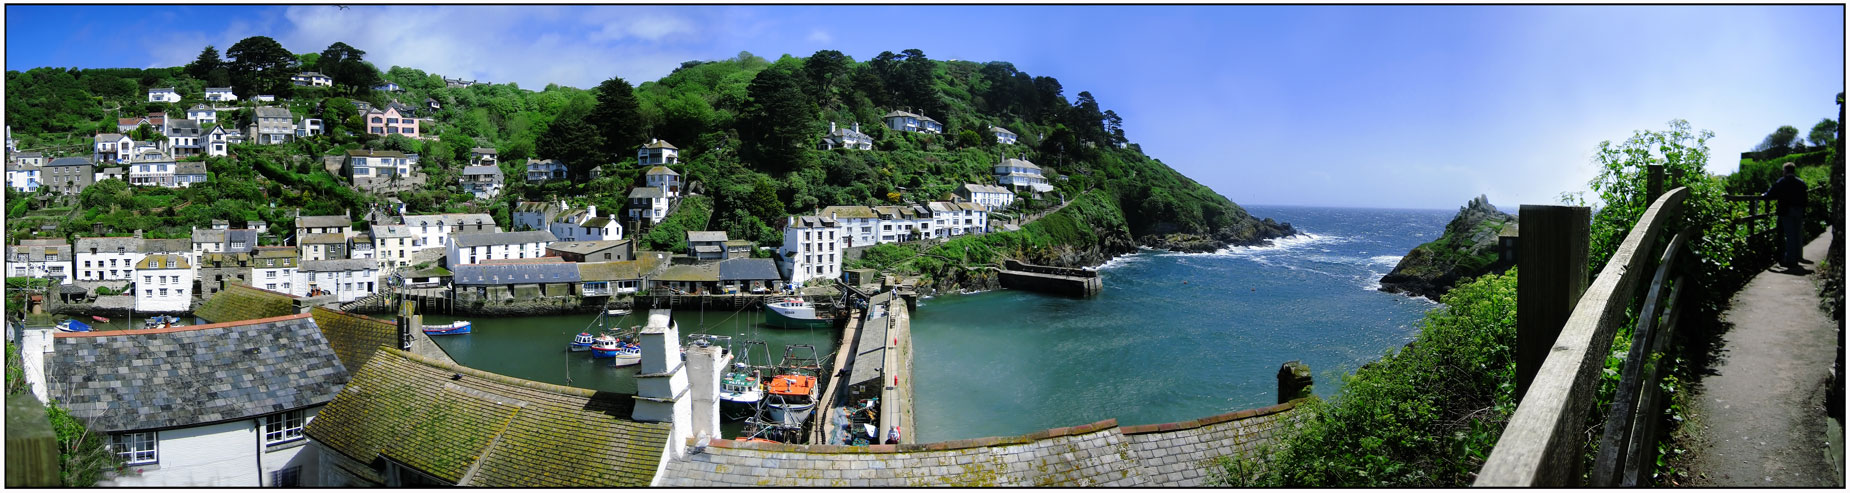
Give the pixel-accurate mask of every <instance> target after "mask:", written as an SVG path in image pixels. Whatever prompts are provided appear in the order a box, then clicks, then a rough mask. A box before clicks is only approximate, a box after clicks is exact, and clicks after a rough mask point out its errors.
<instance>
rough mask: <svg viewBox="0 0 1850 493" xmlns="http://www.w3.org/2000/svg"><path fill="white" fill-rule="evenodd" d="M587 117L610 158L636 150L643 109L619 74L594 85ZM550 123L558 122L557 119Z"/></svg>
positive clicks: (640, 132)
mask: <svg viewBox="0 0 1850 493" xmlns="http://www.w3.org/2000/svg"><path fill="white" fill-rule="evenodd" d="M559 118H560V119H561V120H563V119H565V116H564V115H563V114H561V115H560V117H559ZM590 118H591V119H592V121H593V122H594V124H595V125H596V127H595V128H594V130H595V131H596V132H597V135H598V136H599V137H602V139H603V143H604V144H605V147H604V148H605V149H607V150H609V151H610V152H609V154H608V155H607V156H606V160H609V161H617V160H621V159H622V157H623V156H624V155H626V154H628V153H631V152H636V148H637V147H640V146H641V145H642V144H643V142H642V139H643V137H644V136H645V135H647V133H646V132H645V130H646V129H645V128H644V126H643V121H642V109H641V107H640V106H639V105H638V104H637V103H636V90H635V88H633V87H630V83H629V81H625V80H623V78H622V77H611V78H609V79H607V80H605V81H604V82H603V83H600V84H598V85H597V105H596V106H594V107H592V109H591V113H590ZM553 124H554V125H557V124H558V121H557V120H555V121H554V123H553ZM682 145H686V143H683V144H682Z"/></svg>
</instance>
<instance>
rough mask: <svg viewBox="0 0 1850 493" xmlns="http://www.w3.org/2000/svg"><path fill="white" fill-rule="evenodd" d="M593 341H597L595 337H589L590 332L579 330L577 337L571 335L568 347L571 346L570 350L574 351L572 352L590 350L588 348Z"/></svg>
mask: <svg viewBox="0 0 1850 493" xmlns="http://www.w3.org/2000/svg"><path fill="white" fill-rule="evenodd" d="M594 342H597V340H596V339H593V338H592V337H591V334H590V333H588V332H579V333H578V336H577V337H573V338H572V343H571V344H570V345H569V347H570V348H571V350H572V351H574V352H576V351H590V350H591V344H592V343H594Z"/></svg>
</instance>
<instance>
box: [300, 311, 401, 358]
mask: <svg viewBox="0 0 1850 493" xmlns="http://www.w3.org/2000/svg"><path fill="white" fill-rule="evenodd" d="M309 313H310V314H311V315H312V316H313V317H314V318H315V325H317V326H320V327H321V335H322V336H323V337H325V338H327V340H328V346H329V347H332V348H334V355H335V356H339V357H340V363H341V364H342V365H345V366H346V367H348V368H361V367H365V366H366V362H367V361H371V360H372V358H373V354H374V353H375V352H377V351H378V350H379V348H381V347H397V345H398V325H397V324H394V323H392V322H387V321H384V320H379V319H376V318H370V317H362V316H359V315H355V314H352V313H347V312H343V311H336V310H329V309H326V308H321V307H315V309H313V310H309Z"/></svg>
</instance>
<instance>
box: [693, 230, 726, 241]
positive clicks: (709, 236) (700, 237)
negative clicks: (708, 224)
mask: <svg viewBox="0 0 1850 493" xmlns="http://www.w3.org/2000/svg"><path fill="white" fill-rule="evenodd" d="M687 241H688V243H693V242H696V241H700V242H707V241H714V242H725V241H726V232H725V231H688V232H687Z"/></svg>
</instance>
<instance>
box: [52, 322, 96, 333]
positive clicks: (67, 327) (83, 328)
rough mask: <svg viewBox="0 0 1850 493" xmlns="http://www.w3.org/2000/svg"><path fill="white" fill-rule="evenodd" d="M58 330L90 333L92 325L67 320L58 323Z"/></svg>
mask: <svg viewBox="0 0 1850 493" xmlns="http://www.w3.org/2000/svg"><path fill="white" fill-rule="evenodd" d="M58 330H59V331H61V332H89V331H90V324H86V323H83V322H79V321H76V320H65V321H63V322H58Z"/></svg>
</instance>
